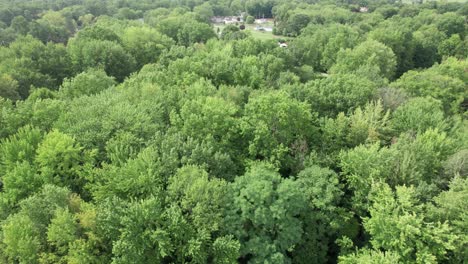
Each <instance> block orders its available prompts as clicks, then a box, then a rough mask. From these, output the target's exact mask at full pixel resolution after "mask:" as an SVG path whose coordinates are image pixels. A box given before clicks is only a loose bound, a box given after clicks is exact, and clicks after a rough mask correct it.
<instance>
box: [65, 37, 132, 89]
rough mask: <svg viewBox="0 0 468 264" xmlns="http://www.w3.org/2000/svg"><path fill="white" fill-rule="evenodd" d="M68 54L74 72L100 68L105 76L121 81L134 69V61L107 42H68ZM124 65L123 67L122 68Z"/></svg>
mask: <svg viewBox="0 0 468 264" xmlns="http://www.w3.org/2000/svg"><path fill="white" fill-rule="evenodd" d="M68 53H69V55H70V58H71V62H72V64H73V66H74V68H75V72H82V71H85V70H87V69H89V68H95V67H102V68H103V69H104V70H105V71H106V73H107V75H109V76H112V77H115V78H116V79H117V80H118V81H123V80H124V79H125V77H127V76H128V75H129V74H130V73H131V72H133V70H134V68H135V64H136V62H135V59H134V58H133V57H132V56H131V55H130V54H128V53H127V52H126V51H125V49H124V48H123V47H122V46H120V45H119V44H118V43H115V42H111V41H108V40H94V39H93V40H86V39H76V40H73V39H72V40H70V43H69V45H68ZM122 65H125V67H122Z"/></svg>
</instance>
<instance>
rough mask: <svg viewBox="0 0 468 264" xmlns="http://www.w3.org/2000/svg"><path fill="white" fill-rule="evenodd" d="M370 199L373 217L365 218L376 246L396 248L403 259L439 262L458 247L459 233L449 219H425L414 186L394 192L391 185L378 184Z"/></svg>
mask: <svg viewBox="0 0 468 264" xmlns="http://www.w3.org/2000/svg"><path fill="white" fill-rule="evenodd" d="M370 201H371V203H372V206H371V208H370V217H369V218H365V219H364V228H365V229H366V231H367V232H369V234H370V235H371V236H372V238H371V241H370V243H371V245H372V246H373V248H376V249H379V248H382V249H384V250H389V251H391V252H395V253H397V254H398V255H399V256H400V257H401V260H402V261H404V262H416V263H438V261H442V260H444V259H446V258H447V252H448V251H449V250H453V249H454V245H455V241H457V239H458V237H457V235H456V234H453V233H452V230H451V228H450V226H449V225H448V224H447V223H441V222H428V221H427V220H426V219H425V217H424V211H423V208H421V206H418V205H416V201H415V190H414V189H413V188H411V187H404V186H403V187H397V188H396V192H393V191H392V190H391V189H390V187H389V186H388V185H385V184H383V185H378V184H376V185H374V186H373V192H372V195H371V197H370ZM389 236H390V237H398V238H399V239H389V238H388V237H389ZM416 241H418V242H416Z"/></svg>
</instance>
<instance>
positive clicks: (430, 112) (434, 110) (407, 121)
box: [392, 97, 447, 133]
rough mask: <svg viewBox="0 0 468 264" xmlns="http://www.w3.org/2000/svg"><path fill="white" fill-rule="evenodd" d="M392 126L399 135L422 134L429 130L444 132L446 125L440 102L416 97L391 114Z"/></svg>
mask: <svg viewBox="0 0 468 264" xmlns="http://www.w3.org/2000/svg"><path fill="white" fill-rule="evenodd" d="M392 126H393V128H394V129H395V130H396V131H397V132H400V133H401V132H408V131H414V132H419V133H423V132H424V131H426V130H427V129H430V128H433V129H436V128H437V129H439V130H444V129H445V128H446V127H447V123H446V121H445V118H444V112H443V109H442V104H441V103H440V101H438V100H434V99H432V98H421V97H416V98H412V99H410V100H408V101H407V102H406V103H404V104H403V105H401V106H400V107H398V108H397V109H396V111H395V112H394V113H393V120H392Z"/></svg>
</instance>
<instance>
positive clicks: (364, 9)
mask: <svg viewBox="0 0 468 264" xmlns="http://www.w3.org/2000/svg"><path fill="white" fill-rule="evenodd" d="M368 11H369V8H367V7H365V6H361V7H359V12H361V13H367V12H368Z"/></svg>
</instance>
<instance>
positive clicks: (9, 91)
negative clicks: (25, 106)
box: [0, 74, 20, 101]
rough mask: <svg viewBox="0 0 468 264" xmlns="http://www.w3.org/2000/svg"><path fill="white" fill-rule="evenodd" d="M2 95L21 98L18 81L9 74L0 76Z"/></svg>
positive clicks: (16, 98)
mask: <svg viewBox="0 0 468 264" xmlns="http://www.w3.org/2000/svg"><path fill="white" fill-rule="evenodd" d="M0 97H3V98H5V99H10V100H13V101H16V100H18V99H20V96H19V94H18V82H17V81H16V80H15V79H13V78H12V77H11V76H9V75H7V74H4V75H2V76H0Z"/></svg>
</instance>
